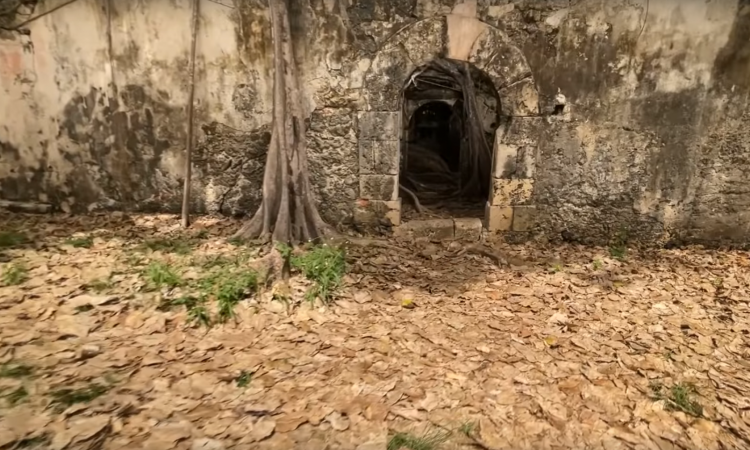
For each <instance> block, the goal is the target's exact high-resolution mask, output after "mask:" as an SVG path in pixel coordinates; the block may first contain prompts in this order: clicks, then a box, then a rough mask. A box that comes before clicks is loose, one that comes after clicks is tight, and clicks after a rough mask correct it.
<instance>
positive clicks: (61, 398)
mask: <svg viewBox="0 0 750 450" xmlns="http://www.w3.org/2000/svg"><path fill="white" fill-rule="evenodd" d="M108 390H109V388H108V387H107V386H104V385H102V384H99V383H91V384H89V385H88V386H86V387H83V388H79V389H57V390H54V391H52V392H50V396H51V397H52V404H53V405H55V409H57V410H58V411H60V410H65V408H67V407H69V406H72V405H75V404H78V403H89V402H91V401H93V400H95V399H97V398H99V397H101V396H102V395H104V394H106V393H107V391H108Z"/></svg>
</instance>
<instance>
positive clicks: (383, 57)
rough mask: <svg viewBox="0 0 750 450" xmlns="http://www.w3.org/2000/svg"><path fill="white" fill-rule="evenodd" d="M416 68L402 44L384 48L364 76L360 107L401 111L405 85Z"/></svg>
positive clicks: (392, 44)
mask: <svg viewBox="0 0 750 450" xmlns="http://www.w3.org/2000/svg"><path fill="white" fill-rule="evenodd" d="M415 68H416V66H415V65H414V63H413V62H412V61H411V60H410V59H409V54H408V53H407V52H406V49H404V47H403V45H400V43H398V42H395V43H391V44H389V45H386V46H385V47H383V48H381V50H380V51H379V52H378V54H377V56H375V58H374V59H373V60H372V64H371V65H370V70H369V71H367V73H366V74H365V76H364V80H363V88H362V105H361V107H362V108H364V109H365V110H367V111H398V110H399V105H400V104H401V94H402V93H403V92H402V91H403V86H404V82H405V81H406V79H407V78H408V77H409V75H411V73H412V71H413V70H414V69H415ZM388 139H390V138H388Z"/></svg>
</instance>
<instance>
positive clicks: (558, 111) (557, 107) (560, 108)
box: [552, 105, 565, 116]
mask: <svg viewBox="0 0 750 450" xmlns="http://www.w3.org/2000/svg"><path fill="white" fill-rule="evenodd" d="M564 112H565V105H555V109H554V111H552V115H554V116H562V115H563V113H564Z"/></svg>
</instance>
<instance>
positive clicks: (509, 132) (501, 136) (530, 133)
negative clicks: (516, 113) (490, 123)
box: [495, 117, 545, 148]
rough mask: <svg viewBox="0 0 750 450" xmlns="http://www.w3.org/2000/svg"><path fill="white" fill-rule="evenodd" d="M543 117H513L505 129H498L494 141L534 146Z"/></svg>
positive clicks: (542, 125) (541, 126) (536, 142)
mask: <svg viewBox="0 0 750 450" xmlns="http://www.w3.org/2000/svg"><path fill="white" fill-rule="evenodd" d="M544 126H545V122H544V119H541V118H539V117H513V118H512V120H511V121H510V124H509V125H508V127H507V128H506V129H498V130H497V132H496V134H495V136H496V137H495V141H497V142H501V143H503V144H507V145H515V146H518V147H521V146H531V147H534V148H535V147H536V146H537V145H538V142H539V136H540V133H541V130H542V129H543V127H544Z"/></svg>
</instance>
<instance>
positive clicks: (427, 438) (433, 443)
mask: <svg viewBox="0 0 750 450" xmlns="http://www.w3.org/2000/svg"><path fill="white" fill-rule="evenodd" d="M450 436H451V432H450V431H445V430H432V431H428V432H427V433H425V434H423V435H422V436H416V435H414V434H411V433H396V434H395V435H393V437H391V439H390V440H389V441H388V447H387V449H388V450H404V449H409V450H437V449H438V448H440V446H441V445H442V444H444V443H445V442H446V441H447V440H448V439H449V438H450Z"/></svg>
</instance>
